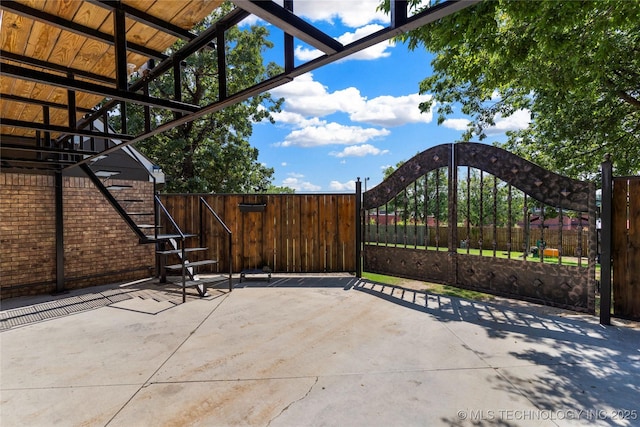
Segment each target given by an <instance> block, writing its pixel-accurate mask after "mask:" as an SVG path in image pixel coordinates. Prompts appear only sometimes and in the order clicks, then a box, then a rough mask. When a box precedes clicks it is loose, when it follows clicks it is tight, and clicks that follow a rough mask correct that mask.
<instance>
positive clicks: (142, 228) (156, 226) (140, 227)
mask: <svg viewBox="0 0 640 427" xmlns="http://www.w3.org/2000/svg"><path fill="white" fill-rule="evenodd" d="M137 226H138V228H139V229H141V230H144V229H149V228H162V226H161V225H153V224H137Z"/></svg>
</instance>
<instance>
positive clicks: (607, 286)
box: [600, 154, 613, 325]
mask: <svg viewBox="0 0 640 427" xmlns="http://www.w3.org/2000/svg"><path fill="white" fill-rule="evenodd" d="M612 185H613V177H612V164H611V155H609V154H607V155H606V156H605V158H604V162H602V216H601V218H600V220H601V223H602V232H601V238H602V241H601V250H602V252H601V253H600V324H601V325H610V324H611V249H612V248H611V236H612V227H613V224H612V222H611V218H612V212H611V209H612Z"/></svg>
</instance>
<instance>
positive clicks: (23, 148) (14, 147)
mask: <svg viewBox="0 0 640 427" xmlns="http://www.w3.org/2000/svg"><path fill="white" fill-rule="evenodd" d="M4 150H15V151H27V152H36V153H38V152H42V153H62V154H72V155H77V156H91V155H94V154H96V153H97V151H88V150H69V149H66V148H58V147H43V146H40V147H38V146H33V145H21V144H6V143H4V142H3V143H2V145H0V151H4Z"/></svg>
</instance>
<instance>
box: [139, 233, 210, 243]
mask: <svg viewBox="0 0 640 427" xmlns="http://www.w3.org/2000/svg"><path fill="white" fill-rule="evenodd" d="M181 237H182V236H180V235H179V234H158V235H157V236H154V235H153V234H148V235H147V237H146V240H145V241H144V243H156V242H166V241H167V240H169V239H180V238H181ZM184 237H185V238H187V239H188V238H191V237H198V235H197V234H185V235H184Z"/></svg>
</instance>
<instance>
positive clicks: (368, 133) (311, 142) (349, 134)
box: [276, 122, 390, 147]
mask: <svg viewBox="0 0 640 427" xmlns="http://www.w3.org/2000/svg"><path fill="white" fill-rule="evenodd" d="M389 134H390V132H389V131H388V130H387V129H374V128H362V127H360V126H345V125H341V124H340V123H335V122H332V123H327V124H326V125H323V126H308V127H305V128H303V129H297V130H294V131H292V132H291V133H289V135H287V136H286V137H285V140H284V141H283V142H281V143H279V144H276V145H279V146H282V147H291V146H298V147H317V146H320V145H331V144H341V145H352V144H361V143H363V142H366V141H369V140H371V139H373V138H379V137H382V136H387V135H389Z"/></svg>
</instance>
